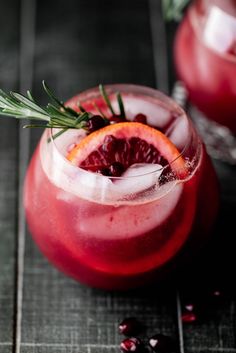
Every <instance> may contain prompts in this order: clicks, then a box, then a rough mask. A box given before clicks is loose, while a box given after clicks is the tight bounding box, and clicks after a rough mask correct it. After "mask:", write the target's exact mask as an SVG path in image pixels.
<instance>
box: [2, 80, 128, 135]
mask: <svg viewBox="0 0 236 353" xmlns="http://www.w3.org/2000/svg"><path fill="white" fill-rule="evenodd" d="M42 84H43V88H44V91H45V92H46V93H47V95H48V96H49V98H50V100H51V101H52V103H48V104H47V106H46V107H41V106H40V105H39V104H38V103H37V102H36V101H35V99H34V98H33V96H32V94H31V92H30V91H27V96H24V95H22V94H20V93H16V92H10V93H9V94H8V93H6V92H4V91H3V90H0V115H5V116H10V117H14V118H17V119H29V120H32V121H37V122H44V123H37V124H29V125H25V126H24V128H59V129H62V130H60V131H59V132H58V133H56V134H55V135H53V138H54V139H55V138H56V137H58V136H60V135H61V134H62V133H64V132H65V131H66V130H68V129H85V130H86V131H87V132H88V133H89V132H91V131H94V129H96V128H101V127H104V126H106V125H109V124H110V121H109V119H108V118H107V117H106V116H105V115H104V114H103V113H101V111H100V110H99V109H98V107H97V106H96V105H95V108H97V110H98V113H99V115H94V114H92V113H89V112H87V111H86V110H85V109H84V108H83V107H82V106H81V105H80V104H79V102H78V108H79V109H80V111H79V112H77V111H75V110H74V109H72V108H70V107H67V106H65V105H64V103H63V102H62V101H60V100H59V99H58V98H57V97H56V96H55V95H54V93H53V92H52V90H51V89H50V88H49V87H48V85H47V84H46V82H45V81H43V82H42ZM99 89H100V92H101V96H102V97H103V99H104V101H105V103H106V105H107V107H108V108H109V110H110V111H111V114H112V115H116V114H115V111H114V109H113V107H112V105H111V102H110V99H109V97H108V95H107V93H106V90H105V88H104V87H103V85H99ZM117 101H118V105H119V109H120V114H119V116H121V117H123V118H125V110H124V104H123V101H122V98H121V95H120V93H119V92H118V93H117ZM45 122H46V123H45Z"/></svg>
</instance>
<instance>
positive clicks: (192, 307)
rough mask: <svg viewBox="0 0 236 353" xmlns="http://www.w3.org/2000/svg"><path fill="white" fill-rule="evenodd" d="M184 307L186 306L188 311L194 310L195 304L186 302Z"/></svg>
mask: <svg viewBox="0 0 236 353" xmlns="http://www.w3.org/2000/svg"><path fill="white" fill-rule="evenodd" d="M184 307H185V309H186V310H187V311H193V309H194V305H193V304H186V305H185V306H184Z"/></svg>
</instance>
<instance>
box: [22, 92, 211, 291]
mask: <svg viewBox="0 0 236 353" xmlns="http://www.w3.org/2000/svg"><path fill="white" fill-rule="evenodd" d="M117 91H119V92H120V93H121V96H122V100H123V102H124V107H125V113H126V121H124V119H123V118H122V117H121V115H118V104H117V99H116V95H115V92H117ZM107 93H108V96H109V99H110V102H111V104H112V106H113V108H114V111H115V112H114V113H115V114H111V113H110V112H109V109H108V106H107V105H106V104H105V103H104V100H103V99H102V97H101V95H100V93H99V90H98V89H92V90H89V91H86V92H84V93H82V94H80V95H78V96H76V97H74V98H72V99H71V100H70V101H69V102H68V105H69V106H70V107H72V108H73V109H76V110H78V100H79V101H80V104H81V106H82V107H83V108H84V109H86V110H87V111H90V112H92V113H93V114H98V111H99V113H100V114H104V115H105V116H106V117H107V118H108V120H112V123H109V124H108V126H106V127H104V128H102V129H97V130H96V131H95V132H93V133H91V134H90V135H88V136H86V132H85V131H84V130H82V129H80V130H77V129H75V130H68V131H66V132H65V133H64V134H63V135H61V136H59V137H58V138H56V139H55V140H52V134H55V133H56V131H54V130H53V131H52V130H50V129H46V130H45V132H44V134H43V136H42V138H41V141H40V143H39V145H38V147H37V150H36V151H35V153H34V156H33V158H32V160H31V163H30V166H29V169H28V173H27V177H26V181H25V197H24V204H25V209H26V216H27V221H28V225H29V228H30V231H31V233H32V235H33V238H34V239H35V241H36V243H37V244H38V246H39V247H40V249H41V250H42V252H43V253H44V254H45V255H46V257H47V258H48V259H49V260H50V261H51V262H52V263H53V264H54V265H56V266H57V267H58V268H59V269H60V270H62V271H63V272H65V273H66V274H68V275H69V276H72V277H74V278H75V279H77V280H79V281H81V282H84V283H87V284H89V285H92V286H96V287H101V288H108V289H114V288H129V287H134V286H138V285H142V284H144V283H145V282H147V281H150V280H151V279H152V278H155V277H156V276H157V275H159V274H160V273H162V272H163V270H164V269H165V268H166V267H168V265H169V264H170V263H174V261H175V259H176V257H177V255H179V254H180V253H181V251H182V250H183V249H184V248H185V245H186V244H189V245H192V250H193V248H195V249H196V248H197V247H199V246H200V245H201V244H202V243H203V242H204V241H205V239H206V238H207V236H208V234H209V231H210V228H211V226H212V223H213V221H214V219H215V216H216V212H217V207H218V190H217V182H216V176H215V173H214V170H213V168H212V165H211V163H210V160H209V158H208V156H207V154H206V152H205V149H204V146H203V144H202V142H201V140H200V139H199V137H198V135H197V133H196V131H195V130H194V128H193V126H192V124H191V122H190V121H189V120H188V118H187V116H186V114H185V113H184V111H183V110H182V109H181V108H180V107H179V106H178V105H177V104H176V103H175V102H174V101H172V100H171V99H169V98H167V97H166V96H164V95H163V94H161V93H159V92H157V91H156V90H153V89H150V88H145V87H140V86H134V85H111V86H107ZM140 113H141V115H140ZM119 119H120V120H119ZM132 121H136V122H135V123H134V122H132ZM141 121H142V122H141ZM150 126H151V127H150ZM156 129H159V130H160V131H161V132H159V131H157V130H156ZM114 161H115V162H114ZM109 168H110V169H109ZM117 168H118V169H119V168H122V170H121V169H119V170H118V172H119V176H117ZM112 170H113V174H112V173H111V171H112Z"/></svg>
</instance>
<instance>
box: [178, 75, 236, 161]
mask: <svg viewBox="0 0 236 353" xmlns="http://www.w3.org/2000/svg"><path fill="white" fill-rule="evenodd" d="M172 97H173V99H175V101H176V102H177V103H178V104H179V105H181V106H182V107H183V108H184V109H185V110H187V111H188V113H189V115H190V117H191V119H192V121H193V123H194V125H195V126H196V129H197V130H198V132H199V134H200V136H201V137H202V139H203V141H204V143H205V145H206V148H207V152H208V153H209V155H210V156H211V157H212V158H215V159H218V160H220V161H223V162H226V163H228V164H231V165H236V136H235V135H234V134H233V133H232V132H231V131H230V130H229V129H228V128H227V127H225V126H223V125H220V124H218V123H216V122H215V121H212V120H209V119H207V118H206V117H205V116H204V114H203V113H202V112H200V111H199V110H198V109H197V108H196V107H194V106H192V105H189V104H188V100H187V98H188V93H187V90H186V88H185V87H184V85H183V83H182V82H180V81H177V82H176V83H175V85H174V89H173V93H172Z"/></svg>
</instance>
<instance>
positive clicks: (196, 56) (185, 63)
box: [174, 0, 236, 133]
mask: <svg viewBox="0 0 236 353" xmlns="http://www.w3.org/2000/svg"><path fill="white" fill-rule="evenodd" d="M214 4H215V5H216V6H219V8H220V9H221V10H220V12H217V11H218V10H217V9H218V7H214V8H213V7H211V5H214ZM212 9H213V16H212V18H213V17H214V18H213V20H211V25H209V22H210V21H209V17H210V15H209V14H211V13H212ZM224 11H226V12H224ZM235 12H236V3H235V1H234V2H233V1H228V0H227V1H221V0H218V1H216V0H215V1H209V2H205V3H204V1H198V2H195V3H194V5H193V6H192V7H191V8H190V9H189V11H188V13H187V15H186V16H185V18H184V20H183V22H182V23H181V25H180V27H179V29H178V31H177V36H176V41H175V51H174V56H175V62H176V68H177V73H178V75H179V77H180V79H181V80H182V81H183V82H184V83H185V84H186V87H187V89H188V91H189V98H190V100H191V101H192V102H193V103H194V104H195V105H196V106H197V107H198V108H199V109H200V110H201V111H202V112H203V113H205V114H206V116H207V117H208V118H210V119H213V120H215V121H217V122H218V123H220V124H222V125H225V126H228V127H229V128H230V129H231V130H232V131H233V132H234V133H236V104H235V101H236V79H235V77H236V14H235ZM229 15H230V17H228V16H229ZM234 21H235V23H234ZM218 31H219V32H218ZM228 31H229V33H231V32H230V31H232V35H229V34H228ZM206 37H207V38H210V39H206Z"/></svg>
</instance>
